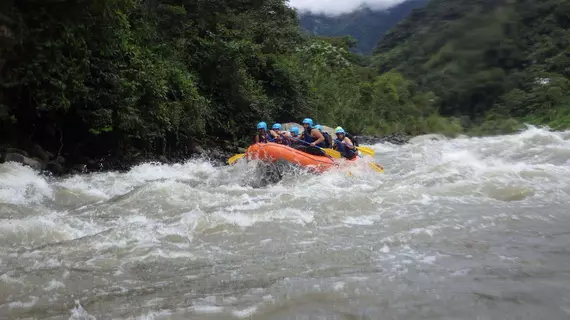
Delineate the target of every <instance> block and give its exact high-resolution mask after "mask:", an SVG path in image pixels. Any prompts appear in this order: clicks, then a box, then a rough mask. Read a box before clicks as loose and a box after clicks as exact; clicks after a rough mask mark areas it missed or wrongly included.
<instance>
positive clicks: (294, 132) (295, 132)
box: [289, 127, 299, 136]
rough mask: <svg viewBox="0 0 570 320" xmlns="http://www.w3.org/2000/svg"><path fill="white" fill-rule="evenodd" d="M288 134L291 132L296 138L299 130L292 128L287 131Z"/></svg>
mask: <svg viewBox="0 0 570 320" xmlns="http://www.w3.org/2000/svg"><path fill="white" fill-rule="evenodd" d="M289 132H291V133H292V134H293V135H294V136H298V135H299V128H297V127H293V128H291V129H290V130H289Z"/></svg>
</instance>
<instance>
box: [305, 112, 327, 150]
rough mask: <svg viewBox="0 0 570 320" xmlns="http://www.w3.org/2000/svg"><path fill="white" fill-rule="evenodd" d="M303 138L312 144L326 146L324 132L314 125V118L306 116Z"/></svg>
mask: <svg viewBox="0 0 570 320" xmlns="http://www.w3.org/2000/svg"><path fill="white" fill-rule="evenodd" d="M303 128H304V131H303V140H304V141H305V142H307V143H308V144H310V145H311V146H313V147H314V146H318V147H321V148H324V141H325V137H323V134H322V133H321V132H320V131H319V130H317V129H316V128H314V127H313V119H311V118H305V119H303Z"/></svg>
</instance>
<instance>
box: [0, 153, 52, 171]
mask: <svg viewBox="0 0 570 320" xmlns="http://www.w3.org/2000/svg"><path fill="white" fill-rule="evenodd" d="M4 160H5V161H6V162H8V161H13V162H18V163H21V164H23V165H26V166H29V167H31V168H32V169H35V170H43V169H44V167H45V165H44V164H43V163H41V162H40V161H37V160H34V159H30V158H28V157H25V156H23V155H21V154H18V153H7V154H6V156H5V157H4Z"/></svg>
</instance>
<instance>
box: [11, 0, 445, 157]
mask: <svg viewBox="0 0 570 320" xmlns="http://www.w3.org/2000/svg"><path fill="white" fill-rule="evenodd" d="M9 15H10V16H11V17H12V19H11V21H14V23H13V24H12V25H11V26H10V28H12V29H13V30H16V32H15V33H16V34H18V35H19V36H18V39H17V41H16V42H17V43H18V45H14V46H12V47H11V50H9V51H7V52H5V51H2V52H1V53H0V54H1V55H2V57H0V58H1V59H0V60H6V61H7V63H6V64H5V66H4V68H3V69H2V70H1V75H2V77H1V82H0V85H1V87H0V89H1V91H0V92H1V94H0V99H1V104H0V105H2V108H0V111H1V112H0V122H1V124H2V130H3V135H2V139H3V140H8V139H10V138H13V136H17V137H24V138H25V139H29V140H31V141H33V142H36V143H40V144H41V145H43V146H44V147H45V148H47V149H48V150H51V151H52V152H55V151H57V152H58V153H59V152H60V151H61V152H63V153H64V154H67V155H71V156H74V155H86V156H102V155H103V156H105V155H108V154H121V153H129V152H131V151H132V149H138V150H144V151H145V152H151V153H155V154H165V153H169V152H173V151H180V150H184V149H185V148H186V147H187V146H188V144H189V143H190V142H191V140H195V139H197V140H199V139H204V138H207V137H215V138H221V139H226V140H234V141H237V140H239V141H248V142H249V141H251V139H250V136H251V134H252V129H253V128H254V125H255V123H256V122H258V121H260V120H264V121H268V122H271V121H283V122H284V121H298V120H299V119H301V118H303V117H307V116H310V117H313V118H315V119H316V120H317V121H326V123H329V124H331V125H341V124H342V125H345V126H347V127H348V128H350V129H353V130H356V131H370V132H377V131H379V130H387V131H390V130H401V129H403V128H405V126H400V125H396V124H392V123H390V124H387V123H389V122H391V121H392V120H394V121H399V119H398V116H397V115H396V114H403V113H406V112H408V111H407V110H411V111H410V112H412V111H413V112H414V116H422V115H425V114H426V113H425V112H422V111H420V109H421V110H427V109H422V107H421V106H419V105H418V103H424V102H425V101H423V100H422V98H421V97H423V96H424V94H423V93H416V88H415V86H414V85H413V84H412V83H409V82H408V81H406V80H405V79H404V78H402V77H401V76H400V75H398V74H396V73H390V74H387V75H383V76H379V77H377V75H375V74H374V72H372V70H371V69H369V68H367V67H366V65H367V63H368V62H367V61H366V60H365V59H364V58H362V57H359V56H357V55H354V54H352V53H350V51H349V50H350V47H351V46H353V45H354V43H353V42H352V41H351V40H350V39H349V38H326V37H310V36H306V35H303V34H302V33H301V32H300V29H299V27H298V20H297V15H296V13H295V11H294V10H293V9H291V8H290V7H288V6H287V5H286V3H285V1H284V0H263V1H252V0H237V1H236V0H192V1H190V0H176V1H174V0H155V1H150V0H143V1H133V0H89V1H78V0H66V1H41V2H37V1H33V0H22V1H18V2H14V3H13V4H12V5H11V6H10V7H9ZM391 81H394V83H390V82H391ZM400 85H402V86H403V87H401V88H400V87H399V86H400ZM386 90H393V91H395V92H396V96H397V97H394V96H393V95H391V94H390V93H386V92H384V91H386ZM387 99H391V100H387ZM391 108H396V109H395V110H391ZM429 110H430V114H431V112H435V111H434V110H432V109H429ZM384 116H391V117H392V118H389V119H384V120H382V119H381V118H383V117H384ZM411 117H412V116H409V117H408V118H411ZM414 121H417V120H414ZM414 130H416V129H414ZM418 130H419V129H418ZM422 130H423V129H422Z"/></svg>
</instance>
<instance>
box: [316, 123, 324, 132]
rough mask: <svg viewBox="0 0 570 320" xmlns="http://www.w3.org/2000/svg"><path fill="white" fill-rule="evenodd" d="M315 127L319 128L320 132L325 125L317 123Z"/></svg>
mask: <svg viewBox="0 0 570 320" xmlns="http://www.w3.org/2000/svg"><path fill="white" fill-rule="evenodd" d="M315 129H317V130H319V131H320V132H323V126H321V125H320V124H317V125H316V126H315Z"/></svg>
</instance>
